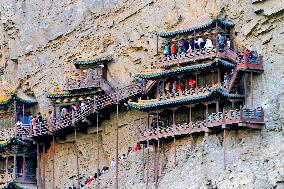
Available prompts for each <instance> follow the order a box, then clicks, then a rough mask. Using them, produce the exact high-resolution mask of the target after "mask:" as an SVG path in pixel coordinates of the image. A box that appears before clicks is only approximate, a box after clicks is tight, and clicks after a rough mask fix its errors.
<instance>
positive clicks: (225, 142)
mask: <svg viewBox="0 0 284 189" xmlns="http://www.w3.org/2000/svg"><path fill="white" fill-rule="evenodd" d="M223 135H224V139H223V140H224V141H223V148H224V169H226V164H227V141H226V128H224V133H223Z"/></svg>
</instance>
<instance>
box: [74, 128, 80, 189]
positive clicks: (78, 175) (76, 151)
mask: <svg viewBox="0 0 284 189" xmlns="http://www.w3.org/2000/svg"><path fill="white" fill-rule="evenodd" d="M74 137H75V143H74V144H75V153H76V167H77V179H78V180H77V184H78V188H79V189H80V188H81V186H80V167H79V166H80V165H79V153H78V145H77V129H76V127H75V128H74Z"/></svg>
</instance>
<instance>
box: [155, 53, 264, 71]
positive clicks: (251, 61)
mask: <svg viewBox="0 0 284 189" xmlns="http://www.w3.org/2000/svg"><path fill="white" fill-rule="evenodd" d="M212 58H228V59H230V60H231V61H233V62H235V63H236V65H237V66H238V68H239V69H243V70H245V69H250V70H263V58H262V56H258V57H245V56H243V55H242V56H240V55H238V54H237V53H236V52H235V51H233V50H231V49H225V50H224V51H217V50H216V48H212V49H204V50H197V51H193V52H187V53H178V54H176V55H171V56H168V57H159V58H158V61H157V63H156V67H158V68H168V67H173V66H179V65H183V64H188V63H190V62H195V61H198V60H206V59H212Z"/></svg>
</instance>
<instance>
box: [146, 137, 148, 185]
mask: <svg viewBox="0 0 284 189" xmlns="http://www.w3.org/2000/svg"><path fill="white" fill-rule="evenodd" d="M146 167H147V170H146V189H148V188H149V140H148V139H147V147H146Z"/></svg>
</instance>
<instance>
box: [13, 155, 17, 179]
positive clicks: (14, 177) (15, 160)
mask: <svg viewBox="0 0 284 189" xmlns="http://www.w3.org/2000/svg"><path fill="white" fill-rule="evenodd" d="M16 166H17V156H16V152H14V168H13V179H14V180H15V179H16V177H17V173H16V171H17V169H16Z"/></svg>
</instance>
